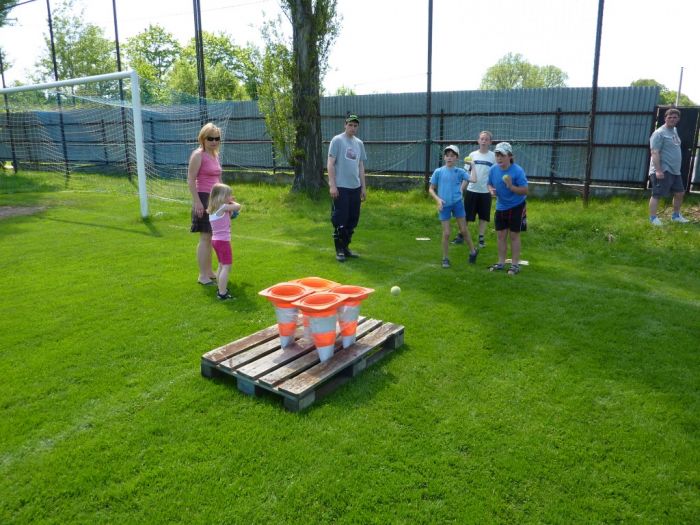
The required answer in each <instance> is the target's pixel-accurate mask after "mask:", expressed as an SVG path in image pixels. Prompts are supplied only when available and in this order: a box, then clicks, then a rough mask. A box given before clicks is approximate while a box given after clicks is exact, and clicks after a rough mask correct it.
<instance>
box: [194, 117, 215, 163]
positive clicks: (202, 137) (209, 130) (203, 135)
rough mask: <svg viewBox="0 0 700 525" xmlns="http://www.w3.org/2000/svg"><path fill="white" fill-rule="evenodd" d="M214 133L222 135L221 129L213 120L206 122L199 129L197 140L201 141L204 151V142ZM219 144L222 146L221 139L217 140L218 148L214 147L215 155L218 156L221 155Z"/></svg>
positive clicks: (200, 144)
mask: <svg viewBox="0 0 700 525" xmlns="http://www.w3.org/2000/svg"><path fill="white" fill-rule="evenodd" d="M214 135H218V136H219V137H221V129H220V128H218V127H217V126H215V125H214V124H212V123H211V122H207V123H206V124H204V126H202V129H200V130H199V135H197V142H199V146H200V147H201V148H202V151H204V150H205V148H204V144H205V143H206V141H207V137H210V136H214ZM219 146H221V141H219V142H217V144H216V148H214V155H216V156H218V155H219Z"/></svg>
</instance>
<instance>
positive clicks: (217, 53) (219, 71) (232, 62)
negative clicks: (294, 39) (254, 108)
mask: <svg viewBox="0 0 700 525" xmlns="http://www.w3.org/2000/svg"><path fill="white" fill-rule="evenodd" d="M202 47H203V48H204V74H205V77H206V82H207V98H213V99H217V100H248V99H251V98H253V99H254V98H257V96H258V85H259V83H260V67H261V66H260V60H261V58H260V52H259V51H258V50H257V48H255V47H254V46H252V45H251V44H249V45H248V46H246V47H240V46H237V45H235V44H234V43H233V41H232V39H231V37H230V36H229V35H227V34H226V33H217V34H213V33H208V32H206V31H203V32H202ZM170 83H171V87H172V88H173V89H176V90H179V91H183V92H185V93H190V94H193V95H195V94H197V93H198V89H197V54H196V50H195V40H194V38H193V39H191V40H190V42H189V44H188V45H187V46H185V48H184V49H183V50H182V53H181V55H180V58H179V59H178V60H177V61H176V62H175V64H174V65H173V70H172V74H171V75H170Z"/></svg>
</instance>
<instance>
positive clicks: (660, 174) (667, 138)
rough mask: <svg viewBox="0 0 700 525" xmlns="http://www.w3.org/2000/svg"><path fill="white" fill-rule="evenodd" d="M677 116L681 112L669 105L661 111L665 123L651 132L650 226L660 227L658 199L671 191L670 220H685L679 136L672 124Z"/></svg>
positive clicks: (661, 223)
mask: <svg viewBox="0 0 700 525" xmlns="http://www.w3.org/2000/svg"><path fill="white" fill-rule="evenodd" d="M680 119H681V112H680V111H678V110H677V109H676V108H670V109H667V110H666V113H664V120H665V123H664V125H663V126H661V127H659V129H657V130H656V131H654V133H652V135H651V139H649V144H650V147H651V163H650V166H649V177H650V178H651V199H649V220H650V221H651V223H652V224H653V225H654V226H663V222H662V221H661V219H659V218H658V217H657V216H656V210H657V208H658V207H659V199H660V198H661V197H667V196H668V195H669V193H671V192H673V215H672V216H671V220H672V221H674V222H689V221H688V219H686V218H685V217H683V215H681V204H683V197H684V196H685V186H684V185H683V179H682V178H681V159H682V154H681V139H680V137H679V136H678V132H677V131H676V124H678V121H679V120H680Z"/></svg>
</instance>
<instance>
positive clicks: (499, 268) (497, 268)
mask: <svg viewBox="0 0 700 525" xmlns="http://www.w3.org/2000/svg"><path fill="white" fill-rule="evenodd" d="M502 270H503V265H502V264H501V263H496V264H492V265H491V266H489V272H500V271H502Z"/></svg>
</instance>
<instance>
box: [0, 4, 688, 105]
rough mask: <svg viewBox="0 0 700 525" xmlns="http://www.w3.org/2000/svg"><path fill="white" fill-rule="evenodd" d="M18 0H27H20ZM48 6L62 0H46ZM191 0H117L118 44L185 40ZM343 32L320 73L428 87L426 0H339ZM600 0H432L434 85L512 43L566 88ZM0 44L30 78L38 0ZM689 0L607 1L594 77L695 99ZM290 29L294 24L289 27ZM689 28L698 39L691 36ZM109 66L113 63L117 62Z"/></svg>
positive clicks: (368, 87) (473, 71) (229, 24)
mask: <svg viewBox="0 0 700 525" xmlns="http://www.w3.org/2000/svg"><path fill="white" fill-rule="evenodd" d="M22 1H26V0H22ZM50 2H51V7H52V9H53V10H54V11H55V10H56V8H57V7H58V6H59V5H60V3H61V2H60V1H59V0H50ZM192 4H193V2H192V1H191V0H147V1H143V0H116V6H117V16H118V22H119V40H120V43H121V44H122V45H123V43H124V42H125V41H126V39H127V38H129V37H131V36H134V35H136V34H138V33H139V32H141V31H143V30H144V29H145V28H146V27H148V25H149V24H160V25H161V26H163V27H164V28H165V29H166V30H167V31H169V32H170V33H172V34H173V35H174V36H175V37H176V38H177V39H178V40H180V41H181V42H182V43H185V42H187V41H188V40H189V39H190V38H192V36H193V35H194V21H193V20H194V19H193V15H192ZM76 5H77V6H82V7H83V8H84V17H83V19H84V20H85V21H86V22H89V23H94V24H95V25H98V26H100V27H102V28H104V30H105V36H106V37H107V38H110V39H111V38H113V37H114V21H113V15H112V0H76ZM200 5H201V10H202V28H203V29H204V30H205V31H209V32H212V33H217V32H225V33H227V34H228V35H230V36H231V37H232V39H233V41H234V43H236V44H239V45H245V44H246V43H248V42H251V43H253V44H256V45H261V44H262V40H261V38H260V36H259V28H260V26H261V25H262V22H263V21H264V20H265V19H268V18H273V17H276V16H277V15H278V14H279V13H280V9H279V2H278V0H200ZM338 11H339V13H340V15H341V16H342V21H341V22H340V24H341V31H340V35H339V37H338V39H337V41H336V42H335V44H334V46H333V48H332V51H331V54H330V57H329V71H328V73H327V75H326V78H325V80H324V86H325V88H326V90H327V92H328V93H334V92H335V90H336V89H337V88H338V87H340V86H345V87H349V88H351V89H353V90H354V91H355V93H357V94H369V93H411V92H424V91H426V90H427V71H428V13H429V0H338ZM597 14H598V0H489V1H488V2H485V1H478V2H473V1H470V0H433V41H432V49H433V54H432V83H431V89H432V91H462V90H472V89H478V87H479V84H480V81H481V78H482V77H483V75H484V73H485V72H486V70H487V69H488V68H489V67H490V66H492V65H494V64H495V63H496V62H497V61H498V60H499V59H500V58H501V57H503V56H504V55H506V54H507V53H509V52H512V53H520V54H521V55H523V56H524V58H525V59H526V60H527V61H528V62H530V63H531V64H535V65H538V66H544V65H554V66H557V67H558V68H560V69H561V70H563V71H564V72H565V73H566V74H567V75H568V77H569V78H568V81H567V84H568V85H569V86H571V87H586V86H590V85H591V84H592V80H593V56H594V51H595V35H596V22H597ZM9 18H10V19H15V20H16V22H15V23H14V25H13V26H10V27H4V28H1V29H0V46H2V47H3V49H5V52H6V55H7V60H9V61H10V62H11V63H12V64H13V67H12V68H11V69H9V70H7V71H6V72H5V82H6V84H7V85H11V84H12V83H13V82H14V81H21V82H23V83H30V80H29V78H30V75H31V74H32V69H33V66H34V63H35V62H36V61H37V59H38V56H39V55H40V53H41V52H42V49H43V48H44V47H45V44H44V39H43V36H44V35H47V34H48V27H47V23H46V18H47V8H46V1H45V0H35V1H30V2H29V3H27V4H25V5H21V6H19V7H16V8H15V9H13V10H12V11H11V12H10V15H9ZM698 20H700V2H698V1H697V0H664V1H663V2H660V1H658V0H607V1H606V2H605V11H604V16H603V33H602V41H601V59H600V68H599V76H598V85H599V86H601V87H605V86H629V85H630V83H631V82H632V81H634V80H637V79H640V78H653V79H655V80H657V81H658V82H661V83H662V84H664V85H665V86H666V87H668V88H669V89H671V90H673V91H676V90H678V86H679V82H680V81H681V68H683V77H682V84H681V92H682V93H683V94H685V95H687V96H689V97H690V98H691V99H692V100H693V101H694V102H695V103H697V104H700V58H698V57H699V56H700V55H699V54H698V51H699V50H700V45H699V42H700V41H699V40H698V39H697V37H696V35H697V31H698V27H697V21H698ZM290 31H291V30H290ZM693 37H695V38H693ZM115 70H116V66H115Z"/></svg>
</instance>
